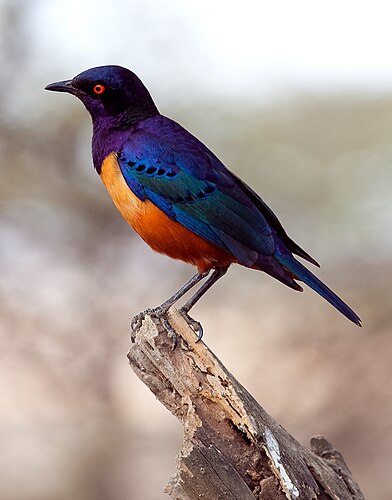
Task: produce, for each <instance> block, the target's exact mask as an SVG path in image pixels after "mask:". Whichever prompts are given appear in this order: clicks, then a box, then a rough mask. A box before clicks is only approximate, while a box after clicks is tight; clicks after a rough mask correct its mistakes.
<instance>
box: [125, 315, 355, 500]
mask: <svg viewBox="0 0 392 500" xmlns="http://www.w3.org/2000/svg"><path fill="white" fill-rule="evenodd" d="M173 330H174V331H175V332H176V335H177V347H176V348H175V349H173V336H172V333H173ZM195 340H196V336H195V333H194V331H193V330H192V329H191V328H190V327H189V326H188V324H187V323H186V321H185V320H184V319H183V317H182V316H181V315H180V314H179V313H178V312H177V310H176V309H174V308H172V309H170V310H169V311H168V313H167V315H166V316H165V317H164V318H163V319H160V320H158V319H157V318H154V317H153V316H149V315H146V316H145V317H144V320H143V321H142V324H141V326H138V327H137V328H135V330H134V331H133V334H132V337H131V347H130V350H129V352H128V359H129V363H130V365H131V367H132V368H133V370H134V371H135V372H136V374H137V376H138V377H139V378H140V379H141V380H142V381H143V382H144V383H145V384H146V385H147V386H148V387H149V388H150V389H151V391H152V392H153V393H154V394H155V396H156V397H157V398H158V400H159V401H160V402H161V403H162V404H163V405H164V406H166V408H167V409H168V410H169V411H170V412H171V413H172V414H173V415H175V416H176V417H177V418H178V419H179V420H180V421H181V422H182V424H183V428H184V439H183V443H182V447H181V450H180V452H179V454H178V456H177V472H176V473H175V475H173V476H172V477H171V478H170V480H169V483H168V484H167V486H166V487H165V492H166V493H168V494H169V495H170V496H171V497H172V498H173V499H175V500H200V499H205V500H254V499H255V498H256V499H263V500H280V499H286V498H287V499H290V500H291V499H292V500H295V499H302V500H308V499H309V500H310V499H335V500H352V499H355V500H361V499H364V496H363V495H362V493H361V491H360V489H359V487H358V485H357V483H356V482H355V481H354V480H353V478H352V477H351V473H350V471H349V469H348V467H347V465H346V464H345V462H344V459H343V457H342V455H341V454H340V453H339V452H338V451H337V450H335V449H333V447H332V445H331V444H330V443H329V442H328V441H327V440H326V439H325V438H324V437H323V436H316V437H313V438H311V440H310V443H311V450H308V449H307V448H305V447H304V446H302V445H301V444H300V443H298V442H297V441H296V440H295V439H294V437H293V436H291V435H290V434H289V433H288V432H287V431H286V430H285V429H284V428H283V427H282V426H281V425H280V424H279V423H278V422H276V421H275V420H274V419H273V418H272V417H271V416H270V415H268V413H267V412H266V411H265V410H264V409H263V408H262V407H261V406H260V405H259V404H258V403H257V401H255V399H254V398H253V397H252V396H251V395H250V394H249V393H248V391H247V390H246V389H245V388H244V387H243V386H242V385H241V384H240V383H239V382H238V381H237V380H236V379H235V378H234V377H233V375H231V373H229V371H228V370H227V369H226V368H225V367H224V366H223V365H222V363H221V362H220V361H219V359H218V358H217V357H216V356H215V355H214V354H213V353H212V352H211V351H210V350H209V349H208V347H207V346H206V345H205V344H204V343H203V342H198V343H196V342H195Z"/></svg>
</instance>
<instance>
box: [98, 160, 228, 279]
mask: <svg viewBox="0 0 392 500" xmlns="http://www.w3.org/2000/svg"><path fill="white" fill-rule="evenodd" d="M100 177H101V179H102V181H103V183H104V184H105V186H106V189H107V190H108V192H109V194H110V197H111V198H112V200H113V202H114V204H115V205H116V207H117V209H118V210H119V211H120V212H121V214H122V216H123V217H124V219H125V220H126V221H127V222H128V223H129V224H130V225H131V226H132V227H133V229H134V230H135V231H136V232H137V233H138V234H139V236H140V237H141V238H143V240H144V241H145V242H146V243H147V244H148V245H149V246H150V247H151V248H152V249H153V250H155V251H156V252H159V253H163V254H165V255H168V256H169V257H172V258H173V259H179V260H183V261H184V262H187V263H189V264H193V265H195V266H196V267H197V268H198V270H199V272H204V271H207V270H209V269H211V268H214V267H227V266H229V265H230V264H232V263H233V262H235V261H236V259H235V257H233V255H231V254H230V253H229V252H226V251H225V250H222V249H220V248H218V247H216V246H214V245H212V244H211V243H208V241H206V240H204V239H203V238H201V237H200V236H197V235H196V234H195V233H192V231H189V229H187V228H186V227H184V226H182V225H181V224H179V223H178V222H175V221H173V220H171V219H170V218H169V217H168V216H167V215H165V214H164V213H163V212H162V211H161V210H160V209H159V208H157V207H156V206H155V205H154V204H153V203H152V202H151V201H149V200H147V201H141V200H139V198H138V197H137V196H136V195H134V194H133V192H132V191H131V190H130V189H129V187H128V185H127V183H126V182H125V179H124V177H123V175H122V173H121V170H120V167H119V166H118V162H117V157H116V155H115V153H112V154H110V155H109V156H107V157H106V158H105V160H104V162H103V164H102V170H101V174H100Z"/></svg>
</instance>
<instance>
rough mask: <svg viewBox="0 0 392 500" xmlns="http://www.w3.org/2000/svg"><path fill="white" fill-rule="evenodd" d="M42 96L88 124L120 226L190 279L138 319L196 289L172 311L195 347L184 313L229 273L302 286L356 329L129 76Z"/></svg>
mask: <svg viewBox="0 0 392 500" xmlns="http://www.w3.org/2000/svg"><path fill="white" fill-rule="evenodd" d="M45 89H46V90H50V91H57V92H66V93H68V94H72V95H74V96H75V97H77V98H78V99H80V101H82V103H83V104H84V106H85V108H86V109H87V111H88V112H89V114H90V115H91V119H92V129H93V133H92V159H93V165H94V168H95V170H96V171H97V173H98V174H99V176H100V178H101V179H102V181H103V184H104V185H105V187H106V189H107V191H108V193H109V195H110V197H111V199H112V200H113V202H114V205H115V206H116V207H117V209H118V210H119V212H120V213H121V214H122V216H123V217H124V218H125V220H126V221H127V222H128V223H129V224H130V225H131V226H132V228H133V229H134V230H135V231H136V233H138V234H139V236H140V237H141V238H142V239H143V240H144V241H145V242H146V243H147V244H148V245H149V246H150V247H151V248H152V249H153V250H154V251H156V252H159V253H161V254H165V255H167V256H169V257H171V258H174V259H178V260H182V261H184V262H185V263H187V264H191V265H193V266H195V267H196V269H197V272H196V274H194V275H193V276H192V277H191V278H190V279H189V280H188V281H187V282H186V283H185V284H184V285H183V286H182V287H181V288H180V289H179V290H178V291H177V292H176V293H175V294H174V295H173V296H171V297H170V298H169V299H167V300H166V301H165V302H163V304H161V305H160V306H158V307H156V308H154V309H149V310H147V311H148V312H150V313H153V314H155V315H156V316H159V317H163V316H164V315H165V313H166V312H167V311H168V309H169V308H170V307H171V306H172V305H173V304H175V303H176V302H177V301H178V300H179V299H180V298H181V297H182V296H183V295H185V294H186V293H187V292H188V291H189V290H191V289H192V288H193V287H194V286H195V285H196V284H197V283H199V282H200V281H202V280H203V279H205V281H204V283H203V284H202V285H201V286H200V288H199V289H198V290H197V291H196V292H195V293H194V295H193V296H192V297H191V298H190V299H189V300H188V301H187V302H186V303H185V305H184V306H183V307H182V308H180V312H181V314H182V315H183V316H184V318H185V319H186V320H187V321H188V323H189V324H190V325H191V326H192V327H193V328H194V330H195V333H197V334H198V340H200V339H201V337H202V335H203V328H202V326H201V324H200V323H199V322H197V321H196V320H194V319H193V318H191V316H190V315H189V311H190V310H191V308H192V307H193V306H194V305H195V304H196V302H197V301H198V300H199V299H200V298H201V297H202V296H203V295H204V294H205V293H206V292H207V290H209V289H210V287H211V286H212V285H213V284H214V283H216V282H217V281H218V280H219V279H220V278H221V277H222V276H224V275H225V273H226V271H227V270H228V268H229V267H230V266H231V265H232V264H239V265H241V266H244V267H247V268H250V269H255V270H258V271H264V273H266V274H269V275H270V276H272V277H273V278H275V279H277V280H279V281H280V282H282V283H283V284H285V285H287V286H288V287H290V288H292V289H294V290H297V291H302V287H301V286H300V284H299V283H298V281H300V282H303V283H305V284H306V285H307V286H309V287H310V288H311V289H313V290H314V291H315V292H317V293H318V294H319V295H320V296H321V297H323V298H324V299H325V300H326V301H328V302H329V303H330V304H331V305H332V306H334V307H335V308H336V309H337V310H338V311H340V312H341V313H342V314H343V315H344V316H346V317H347V318H348V319H349V320H351V321H352V322H353V323H355V324H356V325H358V326H361V320H360V318H359V317H358V316H357V314H356V313H355V312H354V311H353V310H352V309H351V308H350V307H349V306H348V305H347V304H346V303H345V302H343V300H342V299H341V298H339V297H338V296H337V295H336V294H335V293H334V292H333V291H332V290H331V289H330V288H328V287H327V286H326V285H325V284H324V283H323V282H322V281H321V280H320V279H319V278H317V277H316V276H315V275H314V274H313V273H312V272H311V271H310V270H309V269H308V268H307V267H305V265H303V264H302V262H300V261H299V260H298V257H299V258H302V259H304V260H305V261H308V262H309V263H311V264H313V265H315V266H317V267H320V266H319V264H318V263H317V261H316V260H315V259H313V258H312V257H311V256H310V255H309V254H308V253H307V252H306V251H305V250H303V249H302V248H301V247H300V246H299V245H298V244H297V243H295V242H294V240H293V239H291V238H290V237H289V236H288V234H287V233H286V231H285V229H284V228H283V226H282V224H281V223H280V221H279V219H278V218H277V216H276V215H275V214H274V212H273V211H272V210H271V209H270V208H269V207H268V206H267V204H266V203H265V202H264V201H263V200H262V199H261V197H260V196H259V195H258V194H257V193H256V192H255V191H254V190H253V189H252V188H251V187H249V186H248V185H247V184H246V183H245V182H244V181H242V180H241V179H240V178H239V177H238V176H237V175H236V174H235V173H233V172H231V171H230V170H229V169H228V168H227V167H226V166H225V165H224V164H223V163H222V162H221V161H220V160H219V159H218V158H217V156H215V154H214V153H213V152H212V151H211V150H210V149H209V148H208V147H207V146H205V145H204V144H203V143H202V142H201V141H200V140H199V139H197V138H196V137H195V136H194V135H192V134H191V133H190V132H188V131H187V130H186V129H185V128H183V127H182V126H181V125H180V124H178V123H177V122H175V121H174V120H172V119H170V118H168V117H166V116H164V115H163V114H161V113H160V112H159V111H158V108H157V106H156V105H155V102H154V100H153V98H152V97H151V95H150V93H149V91H148V90H147V88H146V87H145V85H144V84H143V83H142V81H141V80H140V79H139V78H138V76H137V75H136V74H135V73H133V72H132V71H130V70H129V69H127V68H124V67H122V66H117V65H109V66H98V67H94V68H91V69H88V70H86V71H83V72H82V73H80V74H78V75H77V76H75V77H74V78H72V79H70V80H63V81H59V82H55V83H51V84H49V85H47V86H46V87H45ZM295 256H297V258H296V257H295ZM142 315H143V313H141V316H138V317H137V320H138V321H139V320H140V318H141V317H142Z"/></svg>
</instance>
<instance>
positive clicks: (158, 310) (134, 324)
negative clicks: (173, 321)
mask: <svg viewBox="0 0 392 500" xmlns="http://www.w3.org/2000/svg"><path fill="white" fill-rule="evenodd" d="M209 272H210V271H206V272H204V273H196V274H195V275H194V276H192V278H190V279H189V280H188V281H187V282H186V283H185V284H184V285H183V286H182V287H181V288H180V289H179V290H177V292H176V293H175V294H174V295H172V296H171V297H170V298H169V299H167V300H165V302H164V303H163V304H161V305H160V306H158V307H155V308H154V309H146V310H145V311H143V312H141V313H139V314H137V315H136V316H135V317H134V318H132V321H131V330H132V331H133V332H134V331H135V330H136V329H137V328H139V327H140V326H141V322H142V319H143V318H144V316H146V315H151V316H155V317H157V318H161V317H162V316H163V315H164V314H165V313H166V312H167V311H168V309H170V307H171V306H172V305H173V304H175V303H176V302H177V300H179V299H180V298H181V297H182V296H183V295H185V294H186V293H187V292H188V291H189V290H190V289H191V288H193V287H194V286H195V285H196V284H197V283H199V281H201V280H202V279H203V278H205V277H206V276H208V274H209ZM167 324H168V323H167V322H165V326H167ZM169 331H170V329H169ZM170 333H171V334H172V335H173V333H174V337H175V332H174V330H171V331H170Z"/></svg>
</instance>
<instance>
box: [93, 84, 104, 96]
mask: <svg viewBox="0 0 392 500" xmlns="http://www.w3.org/2000/svg"><path fill="white" fill-rule="evenodd" d="M93 90H94V94H97V95H101V94H103V93H104V92H105V86H104V85H101V84H99V83H98V84H97V85H94V88H93Z"/></svg>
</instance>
